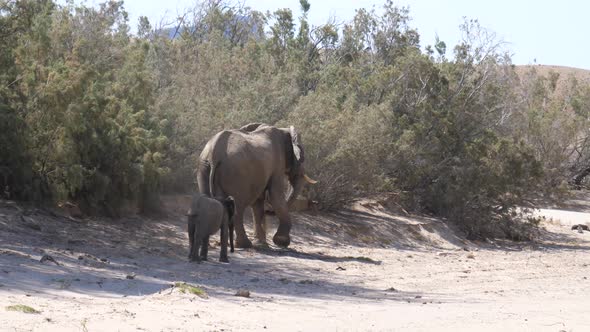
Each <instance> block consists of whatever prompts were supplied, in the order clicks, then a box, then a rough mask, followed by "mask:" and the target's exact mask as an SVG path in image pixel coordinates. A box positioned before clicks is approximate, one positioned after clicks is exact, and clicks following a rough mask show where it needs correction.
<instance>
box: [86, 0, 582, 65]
mask: <svg viewBox="0 0 590 332" xmlns="http://www.w3.org/2000/svg"><path fill="white" fill-rule="evenodd" d="M241 1H244V2H245V4H246V5H247V6H250V7H251V8H253V9H256V10H259V11H262V12H266V11H267V10H270V11H274V10H276V9H278V8H291V9H292V10H293V13H294V16H295V17H299V15H300V14H301V13H300V9H299V0H241ZM96 2H100V1H96V0H94V1H90V3H96ZM309 2H310V4H311V9H310V12H309V21H310V23H311V24H312V25H321V24H323V23H326V22H327V21H328V19H329V18H330V17H335V18H336V19H337V21H340V22H348V21H350V20H351V19H352V17H353V16H354V13H355V9H357V8H372V7H373V6H375V7H376V9H377V10H378V11H379V10H380V9H381V8H382V5H383V4H384V3H385V0H381V1H377V0H356V1H352V0H309ZM194 4H195V0H167V1H159V0H125V8H126V10H127V11H128V12H129V16H130V24H131V25H132V26H133V27H134V30H135V26H136V25H137V19H138V17H139V16H141V15H144V16H147V17H148V18H149V19H150V22H152V25H154V23H155V22H159V21H160V20H161V18H162V17H165V16H167V17H171V18H173V17H175V16H177V14H178V13H182V12H183V10H184V9H185V8H190V7H191V6H194ZM394 4H396V5H399V6H409V7H410V16H411V17H412V22H411V24H410V25H411V26H412V27H414V28H416V29H418V32H419V33H420V37H421V46H425V45H428V44H433V43H434V42H433V41H434V36H435V35H436V34H438V36H439V37H440V39H441V40H443V41H445V42H446V44H447V49H448V51H447V55H450V51H451V49H452V47H453V46H454V45H455V44H456V42H457V41H458V40H459V37H460V31H459V25H460V24H461V23H462V21H463V19H462V17H463V16H466V17H467V18H476V19H478V20H479V22H480V23H481V25H482V26H484V27H486V28H488V29H490V30H492V31H494V32H495V33H496V35H497V37H498V38H500V39H502V40H504V41H505V42H507V44H506V49H507V50H508V51H509V52H510V53H511V54H513V57H512V60H513V62H514V63H515V64H519V65H522V64H532V63H533V61H534V59H536V61H537V63H540V64H546V65H560V66H569V67H578V68H584V69H590V54H589V53H590V45H589V44H588V42H587V41H588V40H587V39H585V38H588V33H590V1H586V0H562V1H547V0H536V1H534V0H495V1H476V0H444V1H443V0H438V1H437V0H421V1H420V0H400V1H394Z"/></svg>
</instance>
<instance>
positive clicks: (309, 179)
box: [303, 174, 318, 184]
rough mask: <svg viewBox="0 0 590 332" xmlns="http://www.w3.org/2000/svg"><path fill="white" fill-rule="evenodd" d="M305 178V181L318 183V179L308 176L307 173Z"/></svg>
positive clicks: (304, 175)
mask: <svg viewBox="0 0 590 332" xmlns="http://www.w3.org/2000/svg"><path fill="white" fill-rule="evenodd" d="M303 178H304V179H305V181H307V182H309V183H310V184H316V183H318V182H317V181H316V180H314V179H312V178H310V177H309V176H307V174H303Z"/></svg>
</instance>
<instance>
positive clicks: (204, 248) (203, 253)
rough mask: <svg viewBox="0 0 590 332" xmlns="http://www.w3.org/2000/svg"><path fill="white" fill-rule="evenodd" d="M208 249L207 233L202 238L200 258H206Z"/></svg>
mask: <svg viewBox="0 0 590 332" xmlns="http://www.w3.org/2000/svg"><path fill="white" fill-rule="evenodd" d="M208 251H209V236H208V235H207V236H206V237H205V238H204V239H203V244H202V246H201V260H204V261H206V260H207V252H208Z"/></svg>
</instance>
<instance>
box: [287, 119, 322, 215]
mask: <svg viewBox="0 0 590 332" xmlns="http://www.w3.org/2000/svg"><path fill="white" fill-rule="evenodd" d="M284 131H285V132H286V133H287V135H286V136H287V139H286V142H285V145H286V149H285V150H286V153H287V158H286V161H287V165H286V174H287V178H288V179H289V183H290V184H291V186H292V187H293V190H292V191H291V193H290V194H289V197H287V205H288V206H291V205H292V204H293V202H294V201H295V199H297V196H298V195H299V194H300V193H301V190H302V189H303V184H304V183H305V182H308V183H310V184H315V183H317V181H315V180H312V179H311V178H309V177H308V176H307V175H306V174H305V167H304V161H305V151H304V150H303V144H302V142H301V136H300V135H299V134H298V133H297V131H295V128H294V127H293V126H290V127H289V128H288V129H284Z"/></svg>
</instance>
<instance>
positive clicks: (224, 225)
mask: <svg viewBox="0 0 590 332" xmlns="http://www.w3.org/2000/svg"><path fill="white" fill-rule="evenodd" d="M224 219H225V220H224V221H223V222H222V224H221V249H220V250H219V261H220V262H224V263H229V259H227V236H228V234H227V233H228V229H227V228H228V225H227V223H228V221H227V216H224Z"/></svg>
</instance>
